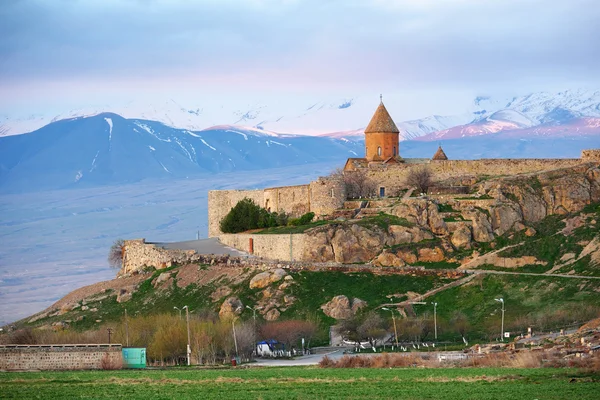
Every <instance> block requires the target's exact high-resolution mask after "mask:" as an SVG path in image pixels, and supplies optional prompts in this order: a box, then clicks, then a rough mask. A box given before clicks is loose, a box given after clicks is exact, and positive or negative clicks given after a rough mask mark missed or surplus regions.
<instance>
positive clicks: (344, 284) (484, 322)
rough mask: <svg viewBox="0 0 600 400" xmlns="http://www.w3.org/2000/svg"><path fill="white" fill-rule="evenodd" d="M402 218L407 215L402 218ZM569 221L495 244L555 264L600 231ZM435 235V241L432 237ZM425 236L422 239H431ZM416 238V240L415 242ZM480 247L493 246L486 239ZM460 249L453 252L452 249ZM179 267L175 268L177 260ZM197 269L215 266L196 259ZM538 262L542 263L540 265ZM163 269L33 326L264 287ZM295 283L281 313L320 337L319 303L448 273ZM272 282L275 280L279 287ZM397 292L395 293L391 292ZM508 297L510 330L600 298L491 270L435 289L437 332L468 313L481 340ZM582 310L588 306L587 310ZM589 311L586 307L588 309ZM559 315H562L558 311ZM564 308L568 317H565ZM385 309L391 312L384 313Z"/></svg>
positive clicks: (560, 320) (547, 223)
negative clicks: (182, 278) (192, 281)
mask: <svg viewBox="0 0 600 400" xmlns="http://www.w3.org/2000/svg"><path fill="white" fill-rule="evenodd" d="M584 213H592V214H593V215H591V216H590V217H589V218H588V220H591V219H593V218H595V219H596V220H597V221H600V208H599V206H598V205H597V204H596V205H592V206H589V207H587V208H586V209H585V210H584ZM391 222H393V223H395V222H397V221H390V220H389V219H388V218H387V217H386V216H376V217H375V219H373V220H372V221H366V222H363V223H368V224H374V225H380V224H382V225H385V224H389V223H391ZM401 222H402V221H401ZM563 227H564V222H562V221H561V218H559V217H555V216H553V217H549V218H546V219H545V220H544V221H542V222H540V223H538V224H536V229H537V231H538V234H537V235H535V236H533V237H531V238H528V237H526V236H525V235H524V234H522V233H517V234H513V235H512V237H511V235H510V234H508V235H506V236H504V237H499V238H497V239H496V248H501V247H503V246H505V245H507V244H511V243H520V242H524V245H522V246H519V247H515V248H512V249H509V250H506V251H504V252H502V253H503V255H505V256H520V255H534V256H536V257H538V258H539V259H543V260H546V261H548V262H549V263H550V264H549V265H548V266H545V267H542V268H539V267H531V268H528V267H524V268H520V269H518V270H517V271H523V272H526V271H531V272H544V271H546V270H547V269H549V268H550V267H551V266H553V265H554V263H555V262H557V260H559V259H560V257H561V256H562V255H563V254H565V253H567V252H576V253H578V252H580V251H581V249H582V245H581V244H580V243H581V241H582V240H590V239H591V238H592V237H594V235H597V231H596V230H595V226H593V225H591V224H588V225H585V226H582V227H580V228H577V229H576V230H575V231H574V232H573V233H572V234H571V235H569V236H564V235H561V234H558V235H557V234H556V232H557V231H559V230H560V229H562V228H563ZM431 242H432V243H433V242H436V241H435V240H434V241H431ZM426 244H428V243H423V245H426ZM417 245H418V244H417ZM479 250H480V251H489V250H492V248H491V246H490V245H489V244H481V247H480V249H479ZM455 255H456V254H455ZM456 266H457V264H452V263H446V262H442V263H433V264H432V265H428V267H432V268H436V267H437V268H452V267H456ZM175 268H177V267H175ZM198 268H199V269H204V268H210V267H207V266H198ZM536 268H537V269H536ZM567 269H568V270H569V271H570V270H571V269H575V271H577V273H578V274H581V275H586V274H587V275H595V276H597V275H599V269H598V268H597V267H591V266H589V259H588V260H587V263H586V259H585V258H584V259H582V260H581V261H579V262H578V263H577V264H576V265H575V266H574V267H568V268H567ZM161 272H164V270H163V271H157V272H155V273H154V274H153V275H151V276H149V277H148V279H147V280H146V281H145V282H143V283H142V285H141V286H140V288H139V290H138V291H137V292H136V293H135V294H134V296H133V298H132V300H130V301H128V302H125V303H117V302H116V293H113V294H112V296H109V297H108V298H105V299H103V300H101V301H96V302H89V303H88V306H89V307H90V308H93V307H96V308H98V310H99V311H98V312H97V313H90V312H89V311H85V312H83V311H72V312H69V313H67V314H65V315H62V316H56V317H51V318H46V319H43V320H40V321H38V322H37V323H36V325H43V324H49V323H52V322H55V321H61V320H71V321H73V322H72V323H71V325H72V326H73V327H74V328H75V329H78V330H85V329H89V328H92V327H98V326H99V325H100V323H97V322H96V320H97V319H101V320H102V323H105V322H110V321H118V320H120V319H121V316H122V315H123V313H124V310H125V308H127V310H128V312H129V315H130V316H135V315H147V314H154V313H172V312H174V311H173V306H177V307H181V306H183V305H189V306H190V308H191V309H192V310H200V309H211V310H213V311H218V310H219V307H220V304H221V302H222V301H223V299H220V300H218V301H217V302H212V300H211V299H210V297H209V296H210V294H211V293H212V292H213V291H214V290H216V289H217V288H218V287H219V286H222V285H229V286H231V287H232V289H233V294H232V295H237V296H238V297H240V299H241V300H242V302H243V303H244V304H247V305H250V306H254V305H255V304H256V303H257V301H258V300H260V298H261V296H262V294H261V290H258V289H250V288H249V280H250V278H247V279H246V280H244V281H243V282H241V283H240V284H238V285H231V284H230V282H227V281H226V280H221V281H220V282H215V283H211V284H209V285H206V286H202V287H198V286H196V285H190V286H188V287H187V288H185V289H180V288H178V287H177V286H176V285H173V286H172V288H171V289H170V290H167V291H160V292H159V291H157V290H155V289H154V288H153V287H152V284H151V282H152V279H154V278H155V277H156V276H157V275H158V274H160V273H161ZM560 272H567V271H560ZM292 276H293V277H294V280H295V282H296V284H295V285H293V286H291V287H290V288H288V289H286V290H285V293H286V294H290V295H293V296H295V297H297V299H298V300H297V301H296V303H295V304H294V305H293V306H291V307H290V308H289V309H287V310H285V311H283V312H282V317H281V318H284V319H288V318H289V319H292V318H306V317H308V316H311V317H316V318H318V319H320V320H321V322H322V323H323V324H322V329H323V331H324V332H323V336H324V337H326V335H325V329H326V327H327V326H329V325H331V324H333V323H334V322H335V321H334V320H333V319H331V318H329V317H327V316H325V315H324V314H323V312H322V311H321V310H320V306H321V305H322V304H324V303H326V302H327V301H329V300H331V298H332V297H334V296H336V295H342V294H343V295H346V296H348V297H349V298H351V299H352V298H354V297H358V298H360V299H362V300H365V301H366V302H367V303H368V309H374V308H376V307H377V306H379V305H381V304H383V303H390V302H392V301H402V300H405V299H406V295H405V294H406V293H407V292H408V291H411V292H416V293H425V292H426V291H428V290H430V289H432V288H434V287H439V286H441V285H443V284H445V283H448V282H450V280H448V279H442V278H435V277H424V276H410V275H375V274H371V273H342V272H339V271H327V272H309V271H302V272H296V273H292ZM278 285H279V283H274V284H273V286H274V287H276V286H278ZM390 295H396V296H395V297H393V298H392V297H388V296H390ZM500 296H501V297H504V298H505V300H506V310H507V311H506V326H507V329H510V330H513V331H514V330H517V331H521V332H522V331H523V330H524V329H526V326H525V325H527V324H533V325H534V328H535V329H536V330H539V329H541V328H543V329H551V328H553V327H558V326H560V324H566V323H573V322H575V321H579V320H580V319H581V318H584V317H585V316H586V315H591V316H593V315H594V312H595V311H594V307H596V309H597V308H598V305H599V304H600V280H584V281H580V280H575V279H567V278H559V277H552V276H548V277H533V276H510V275H507V276H500V275H490V276H485V277H482V278H481V279H479V278H478V279H476V280H475V281H473V282H472V283H470V284H469V285H466V286H461V287H457V288H453V289H450V290H447V291H444V292H441V293H438V294H437V295H435V296H433V297H432V298H430V299H427V300H428V301H437V302H438V303H439V306H438V316H439V337H440V339H442V340H444V339H445V340H453V341H457V340H460V336H459V335H458V334H457V332H456V331H455V330H453V329H452V328H451V327H449V326H447V322H448V321H449V320H450V318H451V317H452V314H453V313H454V312H456V311H460V312H462V313H464V314H465V315H466V316H467V318H468V320H469V323H470V325H471V329H470V330H469V332H470V333H469V337H470V338H471V339H473V340H480V339H484V338H486V337H488V336H487V334H486V332H492V331H494V330H495V329H496V328H495V327H496V325H498V320H499V312H498V310H499V307H498V303H497V302H495V301H494V298H497V297H500ZM414 309H415V311H416V314H417V315H422V314H423V313H425V312H429V313H431V311H432V310H431V306H430V305H426V306H424V305H423V306H414ZM583 311H585V312H583ZM586 313H587V314H586ZM555 314H560V315H555ZM565 314H567V317H570V318H567V317H565ZM81 315H83V316H85V318H84V319H83V320H82V321H78V322H76V321H75V320H76V319H77V317H79V316H81ZM382 315H384V316H385V318H389V315H388V314H387V313H383V314H382ZM544 315H546V316H553V315H554V316H555V317H556V318H555V319H556V323H555V324H554V325H553V324H552V323H546V322H544V321H543V318H542V317H543V316H544ZM250 317H251V313H250V312H249V311H246V310H245V311H244V314H243V315H242V318H243V319H246V318H250Z"/></svg>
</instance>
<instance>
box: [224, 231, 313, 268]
mask: <svg viewBox="0 0 600 400" xmlns="http://www.w3.org/2000/svg"><path fill="white" fill-rule="evenodd" d="M305 238H306V235H304V234H281V235H260V234H249V233H238V234H222V235H220V236H219V240H220V241H221V243H223V244H225V245H227V246H230V247H234V248H236V249H240V250H243V251H246V252H247V251H249V250H250V247H249V242H250V239H252V240H253V242H254V243H253V245H254V253H253V254H254V255H255V256H257V257H264V258H269V259H272V260H280V261H298V260H300V261H302V256H303V254H304V248H305Z"/></svg>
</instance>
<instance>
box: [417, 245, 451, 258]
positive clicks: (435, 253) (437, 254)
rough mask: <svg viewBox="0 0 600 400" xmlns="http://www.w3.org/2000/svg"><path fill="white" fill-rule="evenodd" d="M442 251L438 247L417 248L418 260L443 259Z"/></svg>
mask: <svg viewBox="0 0 600 400" xmlns="http://www.w3.org/2000/svg"><path fill="white" fill-rule="evenodd" d="M444 259H445V255H444V251H443V250H442V249H441V248H439V247H434V248H433V249H430V248H427V247H425V248H422V249H419V261H422V262H440V261H444Z"/></svg>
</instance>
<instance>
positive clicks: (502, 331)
mask: <svg viewBox="0 0 600 400" xmlns="http://www.w3.org/2000/svg"><path fill="white" fill-rule="evenodd" d="M494 300H496V301H498V302H500V303H502V328H501V329H502V330H501V331H500V340H502V341H503V342H504V299H503V298H502V297H500V298H499V299H494Z"/></svg>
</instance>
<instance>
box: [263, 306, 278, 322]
mask: <svg viewBox="0 0 600 400" xmlns="http://www.w3.org/2000/svg"><path fill="white" fill-rule="evenodd" d="M280 315H281V313H280V312H279V310H278V309H276V308H272V309H270V310H269V311H267V312H266V313H265V315H263V317H264V319H265V320H266V321H276V320H277V319H279V316H280Z"/></svg>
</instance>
